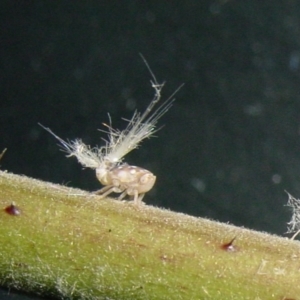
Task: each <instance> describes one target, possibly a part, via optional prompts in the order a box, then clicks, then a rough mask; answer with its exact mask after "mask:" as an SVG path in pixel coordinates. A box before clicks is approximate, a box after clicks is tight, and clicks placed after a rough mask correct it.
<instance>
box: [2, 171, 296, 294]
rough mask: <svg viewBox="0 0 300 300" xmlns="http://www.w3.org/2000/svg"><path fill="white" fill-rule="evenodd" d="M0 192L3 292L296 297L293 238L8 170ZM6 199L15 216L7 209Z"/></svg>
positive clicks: (4, 173) (3, 175)
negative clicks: (5, 289)
mask: <svg viewBox="0 0 300 300" xmlns="http://www.w3.org/2000/svg"><path fill="white" fill-rule="evenodd" d="M0 190H1V194H0V204H1V207H2V210H1V212H0V223H1V226H0V236H1V244H0V285H2V286H5V287H9V288H15V289H18V290H22V291H26V292H31V293H35V294H39V295H47V296H51V297H54V298H57V299H61V298H63V299H118V300H120V299H189V300H191V299H239V300H240V299H278V300H280V299H300V298H299V297H300V296H299V295H300V284H299V278H300V277H299V270H300V258H299V256H300V243H299V242H297V241H291V240H288V239H286V238H281V237H278V236H272V235H269V234H265V233H259V232H255V231H251V230H247V229H242V228H237V227H234V226H230V225H227V224H221V223H218V222H213V221H210V220H206V219H201V218H195V217H191V216H187V215H184V214H180V213H174V212H170V211H167V210H162V209H158V208H154V207H151V206H147V205H143V206H141V207H136V206H134V205H133V204H132V203H129V202H120V201H116V200H112V199H100V198H99V197H98V196H96V195H93V194H90V193H87V192H85V191H82V190H78V189H71V188H68V187H65V186H60V185H55V184H51V183H46V182H42V181H38V180H34V179H30V178H27V177H25V176H17V175H13V174H9V173H6V172H0ZM182 201H184V199H183V200H182ZM12 202H14V204H15V205H16V206H17V207H19V208H20V210H21V214H20V215H19V216H14V215H10V214H8V213H7V212H6V211H5V210H4V209H5V207H7V206H9V205H10V204H11V203H12ZM233 238H235V240H234V241H233V243H232V245H231V246H230V245H227V246H226V244H227V243H229V242H230V241H231V240H232V239H233Z"/></svg>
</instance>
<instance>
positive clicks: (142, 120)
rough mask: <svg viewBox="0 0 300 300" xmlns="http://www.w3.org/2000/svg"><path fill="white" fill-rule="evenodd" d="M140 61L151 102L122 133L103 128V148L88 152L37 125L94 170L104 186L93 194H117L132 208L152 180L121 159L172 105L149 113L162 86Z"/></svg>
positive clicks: (81, 145)
mask: <svg viewBox="0 0 300 300" xmlns="http://www.w3.org/2000/svg"><path fill="white" fill-rule="evenodd" d="M142 58H143V57H142ZM143 60H144V62H145V64H146V66H147V67H148V69H149V71H150V73H151V75H152V78H153V81H151V83H152V87H153V88H154V90H155V95H154V98H153V100H152V101H151V102H150V104H149V105H148V107H147V108H146V110H145V112H144V113H143V114H140V113H139V112H137V111H135V112H134V114H133V116H132V118H131V120H129V121H127V122H128V124H127V127H126V128H125V129H124V130H122V131H120V130H117V129H113V128H112V126H111V124H110V125H107V124H104V125H105V126H106V128H107V130H106V131H103V130H101V131H102V132H105V133H107V134H108V138H107V140H104V141H105V145H104V146H102V147H100V148H98V147H96V148H91V147H90V146H87V145H85V144H84V143H83V142H82V141H81V140H80V139H76V140H74V141H70V142H66V141H64V140H63V139H61V138H60V137H58V136H57V135H56V134H54V133H53V132H52V131H51V130H50V129H49V128H46V127H44V126H43V125H41V124H40V125H41V126H42V127H43V128H44V129H46V130H47V131H48V132H50V133H51V134H52V135H53V136H54V137H55V138H56V139H58V140H59V142H60V143H61V146H62V148H63V150H64V151H65V152H67V153H68V156H75V157H76V158H77V160H78V162H79V163H80V164H81V165H83V166H84V167H87V168H91V169H95V170H96V176H97V178H98V180H99V181H100V182H101V183H102V184H103V185H104V187H103V188H102V189H101V190H99V191H97V192H96V193H97V194H99V195H100V196H101V197H102V198H103V197H105V196H108V195H109V194H111V193H120V196H119V198H118V199H124V198H125V197H126V196H129V197H130V198H133V200H134V203H135V204H140V203H141V201H142V199H143V197H144V195H145V193H147V192H148V191H150V190H151V189H152V187H153V185H154V183H155V180H156V176H154V175H153V174H152V173H151V172H150V171H148V170H145V169H143V168H140V167H136V166H130V165H128V164H126V163H123V162H122V159H123V157H124V156H125V155H126V154H127V153H129V152H131V151H132V150H133V149H135V148H137V147H138V146H139V144H140V143H141V141H142V140H144V139H145V138H149V137H150V136H152V135H153V134H154V133H155V132H156V131H157V130H156V129H155V126H156V123H157V121H158V120H159V118H160V117H161V116H162V115H164V114H165V113H166V112H167V111H168V109H169V108H170V107H171V106H172V103H173V101H174V99H172V96H171V97H170V98H168V99H167V100H166V101H165V102H163V103H162V104H161V105H160V106H159V107H158V108H157V109H156V110H155V111H154V112H153V113H151V112H152V110H153V108H154V106H155V105H156V104H157V103H158V102H159V101H160V99H161V89H162V88H163V84H158V83H157V80H156V78H155V76H154V74H153V72H152V71H151V69H150V67H149V65H148V63H147V62H146V60H145V59H144V58H143ZM177 90H178V89H177ZM177 90H176V91H175V93H176V92H177ZM173 95H174V94H173Z"/></svg>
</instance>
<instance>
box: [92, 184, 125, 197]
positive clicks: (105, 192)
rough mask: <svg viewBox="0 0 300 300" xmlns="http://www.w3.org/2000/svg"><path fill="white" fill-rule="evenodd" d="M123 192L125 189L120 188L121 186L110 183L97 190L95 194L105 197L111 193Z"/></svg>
mask: <svg viewBox="0 0 300 300" xmlns="http://www.w3.org/2000/svg"><path fill="white" fill-rule="evenodd" d="M121 192H123V190H120V189H119V188H117V187H115V186H113V185H108V186H105V187H103V188H102V189H100V190H98V191H95V192H94V194H96V195H99V196H100V197H101V198H105V197H106V196H108V195H109V194H111V193H121Z"/></svg>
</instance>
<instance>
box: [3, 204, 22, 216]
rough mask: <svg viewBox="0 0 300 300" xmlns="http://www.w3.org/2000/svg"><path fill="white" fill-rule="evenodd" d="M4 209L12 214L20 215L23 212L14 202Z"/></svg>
mask: <svg viewBox="0 0 300 300" xmlns="http://www.w3.org/2000/svg"><path fill="white" fill-rule="evenodd" d="M4 211H5V212H6V213H8V214H9V215H12V216H19V215H20V214H21V210H20V208H19V207H18V206H16V205H15V204H14V203H12V204H11V205H9V206H7V207H5V208H4Z"/></svg>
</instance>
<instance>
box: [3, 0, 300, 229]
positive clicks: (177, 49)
mask: <svg viewBox="0 0 300 300" xmlns="http://www.w3.org/2000/svg"><path fill="white" fill-rule="evenodd" d="M299 16H300V2H299V1H253V0H252V1H226V0H223V1H221V0H220V1H208V0H206V1H149V2H147V3H142V1H133V0H130V1H1V2H0V22H1V34H0V76H1V77H0V99H1V100H0V129H1V137H0V148H1V149H0V150H2V149H3V148H8V150H7V153H6V154H5V156H4V157H3V159H2V160H1V168H2V170H8V171H10V172H13V173H17V174H25V175H27V176H31V177H34V178H38V179H43V180H47V181H52V182H56V183H62V184H67V185H68V186H73V187H79V188H82V189H86V190H90V191H93V190H97V189H99V188H100V187H101V186H100V184H99V182H97V180H96V177H95V174H94V171H93V170H89V169H86V170H82V167H81V166H80V165H79V164H78V163H77V161H76V159H74V158H69V159H67V158H65V156H64V154H63V153H62V152H61V151H59V148H58V146H57V141H56V140H55V139H54V138H53V137H52V136H51V135H50V134H49V133H47V132H46V131H45V130H43V129H42V128H41V127H39V126H38V124H37V123H38V122H41V123H42V124H43V125H45V126H47V127H50V128H51V129H52V130H53V131H54V132H55V133H56V134H57V135H59V136H60V137H62V138H64V139H74V138H82V139H83V141H84V142H85V143H86V144H90V145H100V144H101V137H105V135H103V134H101V133H100V132H99V131H97V129H101V128H103V127H102V125H101V124H102V122H107V121H108V117H107V112H109V113H110V115H111V117H112V120H113V126H114V127H116V128H119V129H122V128H124V126H125V125H126V123H125V122H124V121H122V120H121V117H125V118H130V117H131V115H132V114H133V111H134V109H138V110H140V111H142V110H143V109H144V108H145V107H146V106H147V104H148V103H149V101H150V100H151V99H152V97H153V89H152V88H151V85H150V79H151V77H150V74H149V72H148V70H147V68H146V66H145V65H144V63H143V61H142V60H141V58H140V56H139V52H141V53H142V54H143V55H144V56H145V57H146V59H147V61H148V63H149V64H150V66H151V68H152V70H153V72H154V73H155V75H156V76H157V78H158V80H159V81H160V82H162V81H164V80H166V81H167V85H166V86H165V89H164V93H163V95H164V96H165V97H168V96H169V95H170V94H171V93H172V92H173V91H174V90H175V89H176V88H177V87H178V86H179V85H180V84H181V83H185V86H184V87H183V88H182V89H181V90H180V91H179V92H178V94H177V95H176V102H175V104H174V106H173V107H172V108H171V109H170V111H169V112H168V113H167V114H166V115H165V116H164V117H163V118H162V119H161V120H160V122H159V124H160V125H165V126H164V128H163V129H162V130H161V131H159V132H158V134H157V138H152V139H150V140H145V141H144V142H143V144H142V147H141V148H140V149H138V150H136V151H133V152H132V153H130V154H129V155H128V157H126V161H127V162H128V163H130V164H133V165H137V166H140V167H144V168H146V169H148V170H151V171H152V172H153V173H154V174H156V175H157V183H156V185H155V188H154V189H153V190H152V191H151V192H149V193H148V194H147V195H146V197H145V198H144V200H145V202H146V203H147V204H150V205H155V206H159V207H165V208H169V209H171V210H173V211H180V212H185V213H188V214H192V215H195V216H201V217H208V218H211V219H215V220H220V221H222V222H229V223H233V224H236V225H242V226H245V227H249V228H253V229H259V230H263V231H268V232H272V233H278V234H284V233H285V232H286V230H287V228H286V223H287V222H288V221H289V219H290V217H291V215H290V212H289V210H288V208H287V207H285V204H286V202H287V195H286V193H285V190H287V191H288V192H290V193H291V194H292V195H294V196H295V197H299V196H300V136H299V133H300V102H299V98H300V94H299V91H300V86H299V79H300V76H299V75H300V69H299V66H300V45H299V43H300V17H299Z"/></svg>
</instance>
